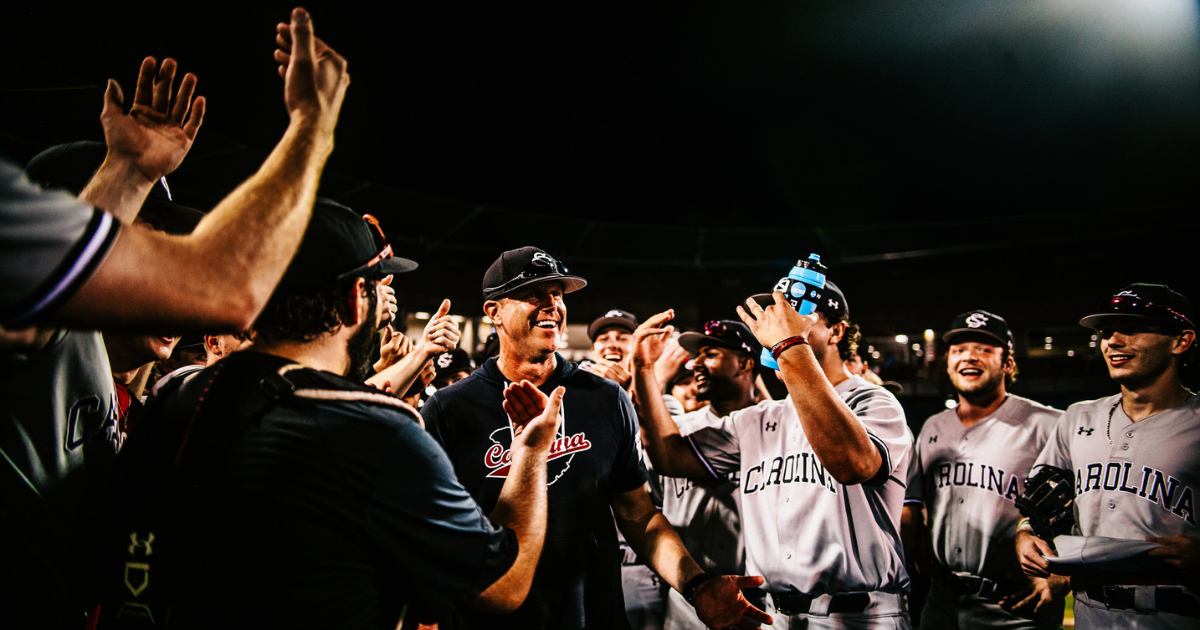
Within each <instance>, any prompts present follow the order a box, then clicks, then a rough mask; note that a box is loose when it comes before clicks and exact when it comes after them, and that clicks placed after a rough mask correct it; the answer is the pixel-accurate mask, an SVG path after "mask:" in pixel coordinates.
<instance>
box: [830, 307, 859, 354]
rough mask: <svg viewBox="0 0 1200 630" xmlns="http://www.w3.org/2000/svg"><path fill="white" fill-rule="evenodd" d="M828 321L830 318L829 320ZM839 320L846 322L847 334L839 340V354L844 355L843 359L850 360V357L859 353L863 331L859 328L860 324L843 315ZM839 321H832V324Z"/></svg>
mask: <svg viewBox="0 0 1200 630" xmlns="http://www.w3.org/2000/svg"><path fill="white" fill-rule="evenodd" d="M827 321H828V320H827ZM837 321H838V322H846V334H844V335H842V338H841V339H839V340H838V354H840V355H842V360H843V361H849V360H850V357H852V356H854V355H855V354H858V342H859V340H860V339H862V333H861V332H860V331H859V330H858V324H856V323H854V322H852V321H850V320H849V318H846V317H843V318H841V319H839V320H837ZM836 323H837V322H830V325H831V326H832V325H833V324H836Z"/></svg>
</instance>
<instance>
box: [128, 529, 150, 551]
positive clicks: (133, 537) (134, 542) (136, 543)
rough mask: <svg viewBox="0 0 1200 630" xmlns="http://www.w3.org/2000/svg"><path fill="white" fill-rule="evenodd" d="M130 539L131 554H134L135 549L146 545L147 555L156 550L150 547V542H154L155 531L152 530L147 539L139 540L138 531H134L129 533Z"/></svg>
mask: <svg viewBox="0 0 1200 630" xmlns="http://www.w3.org/2000/svg"><path fill="white" fill-rule="evenodd" d="M129 541H130V545H129V555H131V556H132V555H133V554H134V550H135V549H137V548H138V547H144V548H145V549H146V555H147V556H148V555H150V554H152V553H154V550H152V549H151V548H150V544H151V543H153V542H154V532H150V533H149V535H147V536H146V539H145V540H138V535H137V532H133V533H131V534H129Z"/></svg>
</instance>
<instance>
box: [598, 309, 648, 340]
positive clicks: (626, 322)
mask: <svg viewBox="0 0 1200 630" xmlns="http://www.w3.org/2000/svg"><path fill="white" fill-rule="evenodd" d="M637 327H638V318H637V315H634V314H633V313H630V312H629V311H622V310H621V309H619V308H614V309H613V310H611V311H609V312H607V313H605V314H604V316H603V317H600V318H599V319H597V320H596V321H594V322H592V323H591V324H588V339H591V340H592V343H595V342H596V337H599V336H600V333H601V332H603V331H604V329H606V328H620V329H621V330H626V331H629V332H633V331H635V330H637Z"/></svg>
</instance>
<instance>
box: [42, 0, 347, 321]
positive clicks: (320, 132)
mask: <svg viewBox="0 0 1200 630" xmlns="http://www.w3.org/2000/svg"><path fill="white" fill-rule="evenodd" d="M277 30H279V33H280V34H279V36H278V41H279V42H280V49H279V50H277V51H276V52H275V59H276V60H277V61H278V62H279V63H280V67H279V71H280V74H281V75H282V76H284V101H285V103H286V105H287V108H288V113H289V116H290V118H291V122H290V124H289V125H288V129H287V131H286V132H285V134H284V137H283V139H282V140H281V141H280V143H279V144H278V145H277V146H276V147H275V150H274V151H272V152H271V155H270V156H269V157H268V158H267V161H266V162H265V163H264V164H263V165H262V167H261V168H260V169H259V170H258V172H257V173H255V174H254V175H252V176H251V177H250V179H248V180H246V182H244V183H243V184H242V185H241V186H239V187H238V188H237V189H236V190H235V191H234V192H233V193H231V194H230V195H229V196H228V197H226V198H225V199H224V200H223V201H221V203H220V204H218V205H217V207H216V208H215V209H214V210H213V211H212V212H211V213H209V215H208V216H207V217H205V218H204V220H202V221H201V222H200V224H199V225H197V226H196V229H195V230H194V231H193V232H192V234H191V235H189V236H186V237H178V236H169V235H165V234H161V233H157V232H152V231H149V230H136V229H126V230H122V231H121V232H120V234H119V235H118V236H117V240H116V242H115V243H114V244H113V246H112V251H111V252H110V253H109V255H108V257H107V258H106V259H105V260H104V262H102V263H101V264H100V266H99V268H97V270H96V272H95V274H94V275H93V276H92V277H91V279H90V280H89V281H88V282H86V283H85V284H84V285H83V287H82V288H81V289H80V290H79V292H78V293H77V294H76V295H75V296H74V297H72V298H71V299H70V300H68V301H67V302H66V303H65V304H64V305H63V307H62V308H61V309H60V310H58V312H57V313H55V314H54V315H53V316H52V317H51V319H52V321H54V322H55V323H59V324H68V325H77V326H99V327H107V328H112V329H116V328H122V327H130V326H139V327H145V326H147V325H154V326H162V327H166V326H170V327H172V328H174V329H180V328H183V329H203V330H206V331H221V330H242V329H245V328H247V327H249V326H250V325H251V324H252V323H253V322H254V319H255V318H256V317H257V316H258V313H259V311H261V310H262V307H263V305H265V304H266V301H267V298H269V297H270V295H271V293H272V292H273V291H274V290H275V286H276V285H277V284H278V283H279V279H280V278H281V277H283V272H284V270H285V269H286V267H287V264H288V262H290V261H291V258H292V256H293V255H294V254H295V252H296V248H297V246H298V245H299V243H300V239H301V237H302V236H303V234H304V229H305V227H306V226H307V224H308V219H309V217H310V216H311V214H312V205H313V200H314V199H315V197H316V189H317V183H318V181H319V179H320V176H321V171H322V170H323V169H324V166H325V160H326V158H328V156H329V153H330V152H331V151H332V150H333V130H334V127H335V126H336V124H337V118H338V112H339V111H340V109H341V105H342V98H343V96H344V95H345V92H346V87H347V85H349V82H350V77H349V74H347V72H346V61H345V60H344V59H342V57H341V56H340V55H338V54H337V53H336V52H334V51H333V50H332V49H331V48H329V47H328V46H326V45H325V44H324V42H322V41H321V40H319V39H317V38H316V37H314V35H313V27H312V22H311V20H310V19H309V16H308V13H307V12H305V11H304V10H303V9H296V10H294V11H293V12H292V20H291V23H290V24H288V25H283V24H281V25H279V27H277ZM110 89H111V88H110ZM168 89H169V88H168ZM182 100H183V99H182V98H181V99H179V101H177V103H179V102H181V101H182ZM152 102H154V101H153V99H152ZM196 109H198V107H197V106H195V105H193V110H196ZM195 116H197V114H196V112H195V111H193V113H192V114H191V116H190V117H189V118H188V120H189V121H190V120H192V117H195ZM195 125H196V127H198V126H199V120H198V119H197V120H196V122H195ZM186 126H187V124H186V123H185V125H184V127H185V128H186ZM89 194H91V193H89ZM143 196H144V195H143Z"/></svg>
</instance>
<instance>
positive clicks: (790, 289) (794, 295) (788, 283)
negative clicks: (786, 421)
mask: <svg viewBox="0 0 1200 630" xmlns="http://www.w3.org/2000/svg"><path fill="white" fill-rule="evenodd" d="M827 271H829V270H828V269H826V268H825V265H822V264H821V257H820V256H819V255H817V254H809V255H808V260H797V261H796V266H795V267H792V270H791V271H790V272H788V275H787V276H785V277H783V278H780V279H779V282H776V283H775V288H774V289H772V291H782V292H783V295H784V296H785V297H787V301H788V303H789V304H791V305H792V307H794V308H795V309H796V311H797V312H798V313H800V314H801V315H811V314H812V313H813V312H814V311H816V310H817V302H819V301H820V300H821V290H822V289H824V288H825V272H827ZM759 363H762V364H763V367H765V368H768V369H772V370H778V369H779V364H778V363H776V362H775V357H773V356H771V349H770V348H766V347H764V348H763V350H762V356H761V357H760V358H759Z"/></svg>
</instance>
